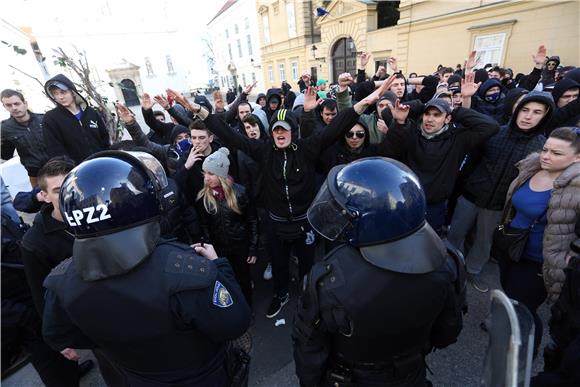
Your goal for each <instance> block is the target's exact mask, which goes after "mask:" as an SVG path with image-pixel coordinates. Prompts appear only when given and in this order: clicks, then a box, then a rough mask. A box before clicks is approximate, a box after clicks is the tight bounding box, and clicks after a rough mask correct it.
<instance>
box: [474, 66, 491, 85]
mask: <svg viewBox="0 0 580 387" xmlns="http://www.w3.org/2000/svg"><path fill="white" fill-rule="evenodd" d="M488 79H489V74H488V73H487V71H486V70H485V69H479V70H475V79H474V82H475V83H479V82H481V83H483V82H485V81H487V80H488Z"/></svg>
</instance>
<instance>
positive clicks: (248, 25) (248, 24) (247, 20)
mask: <svg viewBox="0 0 580 387" xmlns="http://www.w3.org/2000/svg"><path fill="white" fill-rule="evenodd" d="M244 26H245V27H246V29H248V28H250V19H248V18H245V19H244Z"/></svg>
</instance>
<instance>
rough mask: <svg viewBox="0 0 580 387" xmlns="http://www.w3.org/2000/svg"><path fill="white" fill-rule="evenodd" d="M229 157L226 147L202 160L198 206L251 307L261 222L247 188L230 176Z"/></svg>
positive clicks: (208, 234)
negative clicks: (254, 265) (252, 266)
mask: <svg viewBox="0 0 580 387" xmlns="http://www.w3.org/2000/svg"><path fill="white" fill-rule="evenodd" d="M228 155H229V151H228V149H227V148H220V149H218V150H217V151H216V152H214V153H212V154H211V155H209V156H208V157H206V158H205V160H204V161H203V165H202V170H203V173H204V185H203V188H202V189H201V191H199V193H198V195H197V202H196V205H197V210H198V212H199V215H200V219H201V226H202V230H203V234H204V235H205V237H206V238H208V239H209V240H210V241H211V243H212V244H213V246H214V248H215V250H216V252H217V254H218V256H220V257H226V258H227V259H228V261H229V262H230V264H231V265H232V268H233V269H234V273H235V275H236V279H237V280H238V283H239V284H240V287H241V288H242V292H243V293H244V296H245V297H246V301H247V302H248V305H250V306H251V305H252V286H251V277H250V266H249V265H253V264H254V263H256V252H257V249H258V246H257V245H258V220H257V217H256V209H255V208H254V206H253V205H252V204H251V203H250V201H249V199H248V195H247V194H246V190H245V188H244V187H243V186H241V185H239V184H235V183H234V182H233V180H232V179H231V177H229V176H228V170H229V166H230V162H229V159H228Z"/></svg>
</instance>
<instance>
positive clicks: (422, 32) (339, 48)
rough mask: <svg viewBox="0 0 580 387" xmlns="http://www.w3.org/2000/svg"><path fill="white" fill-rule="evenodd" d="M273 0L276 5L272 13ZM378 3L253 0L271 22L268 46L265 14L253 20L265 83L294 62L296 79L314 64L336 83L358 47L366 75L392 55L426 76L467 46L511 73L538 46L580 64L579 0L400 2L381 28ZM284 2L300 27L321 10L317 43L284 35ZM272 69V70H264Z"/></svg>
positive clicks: (352, 64) (525, 68)
mask: <svg viewBox="0 0 580 387" xmlns="http://www.w3.org/2000/svg"><path fill="white" fill-rule="evenodd" d="M273 3H278V8H277V15H275V17H273V16H274V15H273V13H274V12H273ZM379 3H380V2H378V1H371V0H360V1H356V0H346V1H345V0H334V1H330V2H329V1H322V2H321V1H290V0H288V1H286V2H285V1H283V0H278V1H276V2H271V1H269V2H267V1H265V0H258V12H261V15H264V14H266V15H268V16H269V17H270V19H271V20H270V21H269V22H270V25H269V29H270V35H271V36H270V37H271V39H270V41H269V43H268V42H266V41H264V40H263V33H264V26H263V20H264V19H263V18H260V17H259V19H258V22H259V24H260V31H261V34H262V37H261V38H262V40H261V41H262V44H263V50H262V55H263V59H262V62H263V63H264V64H265V66H264V69H263V70H264V79H265V80H266V83H268V85H269V86H270V85H279V84H280V82H281V75H282V74H281V73H280V71H278V74H277V73H276V70H279V64H282V63H284V65H285V66H284V67H285V68H287V67H286V66H288V65H290V66H292V63H296V64H297V66H298V71H297V73H298V76H299V75H300V73H302V72H305V71H311V70H313V69H315V71H316V75H317V76H318V78H324V79H329V80H331V81H336V78H337V75H338V74H339V73H340V72H343V71H344V70H346V71H352V70H353V68H354V69H356V58H357V56H358V55H360V53H361V52H363V51H368V52H370V53H371V54H372V56H373V57H372V60H371V61H370V62H369V64H368V66H367V74H371V73H374V72H375V69H376V66H377V65H378V64H380V63H384V61H386V59H387V58H388V57H389V56H394V57H396V58H397V60H398V62H399V68H400V69H402V70H403V72H404V73H405V74H408V73H410V72H416V73H419V74H428V73H432V72H433V71H435V69H436V67H437V65H439V64H442V65H444V66H449V67H455V65H456V64H463V62H464V60H465V58H466V56H467V55H468V53H469V52H470V51H471V50H477V51H478V55H479V56H480V61H481V66H483V65H484V64H486V63H493V64H498V65H500V66H501V67H509V68H512V69H513V70H514V73H517V72H523V73H527V72H529V71H530V70H531V68H532V67H533V63H532V60H531V55H532V54H533V53H534V52H536V50H537V48H538V46H539V45H541V44H543V45H545V46H546V48H547V50H548V55H550V56H551V55H558V56H560V59H561V63H562V64H563V65H575V66H577V65H579V64H580V44H579V42H580V29H579V28H578V25H579V21H580V6H579V5H580V2H578V1H524V0H511V1H507V0H477V1H466V0H461V1H428V0H402V1H400V2H398V8H397V9H396V11H398V12H399V15H398V20H396V19H395V20H396V21H395V23H396V24H395V23H393V24H394V25H392V26H389V27H384V28H379V26H380V25H381V20H384V19H385V17H386V16H387V18H388V17H390V16H392V15H385V12H391V13H392V10H386V11H385V8H384V7H385V5H386V4H379ZM396 3H397V2H391V4H390V6H393V4H394V5H395V7H396ZM288 4H292V5H293V6H294V8H295V9H296V11H297V12H296V13H295V15H298V16H300V17H302V18H303V19H304V20H302V21H301V22H300V23H302V25H304V26H306V25H308V23H307V20H306V19H308V18H309V15H312V11H313V10H314V9H315V8H316V7H320V6H324V7H325V9H326V10H327V11H328V12H329V14H328V15H325V16H322V17H318V18H316V19H315V21H314V26H313V30H314V31H316V33H317V34H319V36H320V38H319V39H320V40H319V41H318V40H317V38H316V36H317V35H315V39H308V38H305V35H303V36H302V38H300V37H299V36H298V37H294V38H288V35H287V32H288V31H287V30H288V26H287V23H288V22H287V21H286V20H285V17H286V16H287V15H286V13H285V12H284V11H286V10H287V7H288ZM381 7H383V8H381ZM282 13H284V15H282ZM270 15H272V16H270ZM297 20H298V19H297ZM382 24H383V25H384V24H385V23H384V22H383V23H382ZM387 24H388V23H387ZM301 32H308V31H305V30H304V29H303V30H302V31H301ZM306 35H308V34H306ZM313 46H314V47H315V50H313ZM269 66H272V70H273V72H274V74H271V73H269ZM295 74H296V72H294V73H292V72H288V73H287V74H284V75H285V76H286V80H287V81H289V82H290V83H291V84H293V83H295V82H296V81H297V78H295V77H292V75H295ZM270 75H273V78H272V77H270ZM270 79H273V81H271V82H269V80H270Z"/></svg>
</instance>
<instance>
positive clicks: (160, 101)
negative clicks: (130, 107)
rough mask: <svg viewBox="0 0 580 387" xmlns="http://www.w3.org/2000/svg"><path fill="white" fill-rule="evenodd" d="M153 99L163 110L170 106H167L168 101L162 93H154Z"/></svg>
mask: <svg viewBox="0 0 580 387" xmlns="http://www.w3.org/2000/svg"><path fill="white" fill-rule="evenodd" d="M153 99H155V102H157V103H158V104H159V105H160V106H161V107H162V108H163V109H165V110H167V109H169V108H170V107H171V106H169V101H168V100H167V99H166V98H165V97H164V96H162V95H156V96H155V97H153Z"/></svg>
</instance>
